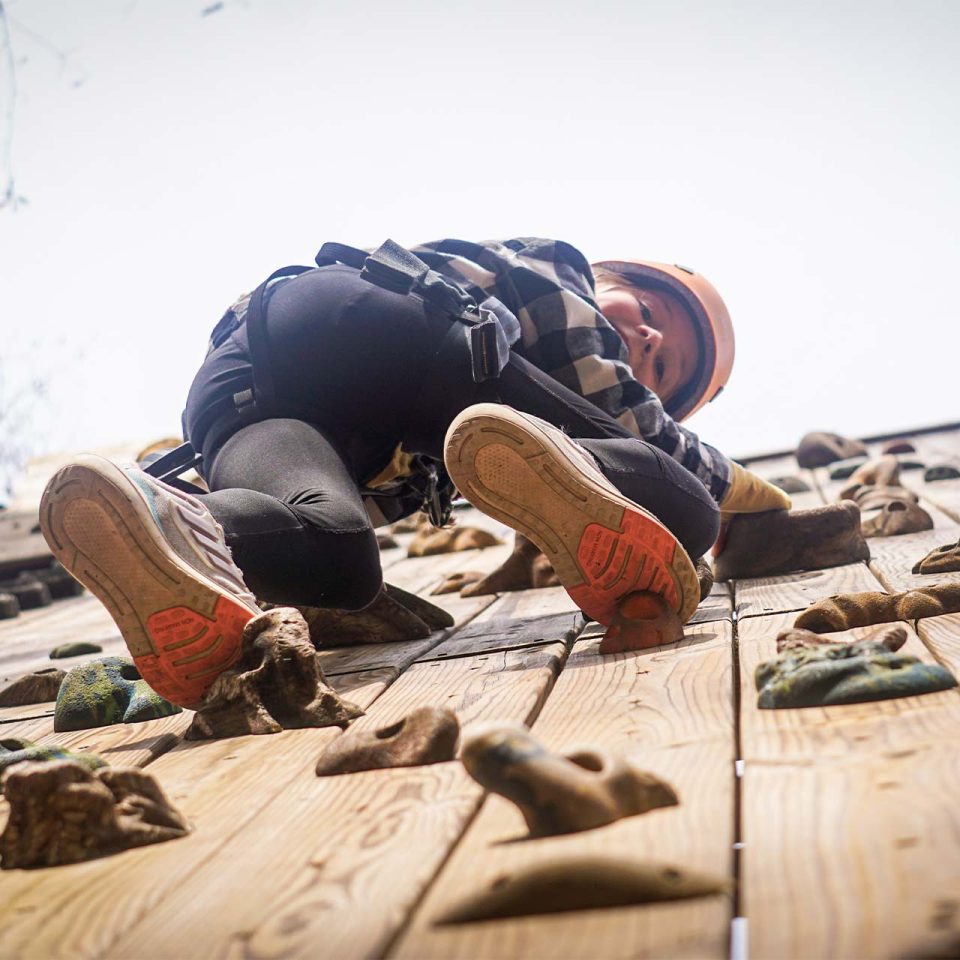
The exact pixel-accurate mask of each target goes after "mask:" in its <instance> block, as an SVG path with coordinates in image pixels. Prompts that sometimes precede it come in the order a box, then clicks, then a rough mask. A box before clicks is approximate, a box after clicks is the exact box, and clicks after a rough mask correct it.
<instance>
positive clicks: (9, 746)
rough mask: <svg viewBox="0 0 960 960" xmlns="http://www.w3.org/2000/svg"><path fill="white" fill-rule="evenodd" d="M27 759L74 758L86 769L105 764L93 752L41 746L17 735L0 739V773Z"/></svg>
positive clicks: (51, 745) (52, 745) (93, 768)
mask: <svg viewBox="0 0 960 960" xmlns="http://www.w3.org/2000/svg"><path fill="white" fill-rule="evenodd" d="M28 760H75V761H76V762H77V763H80V764H82V765H83V766H85V767H86V768H87V769H88V770H96V769H97V768H98V767H105V766H106V765H107V763H106V761H105V760H101V759H100V757H98V756H97V755H96V754H95V753H74V752H73V751H72V750H67V749H66V748H65V747H58V746H56V745H54V744H50V745H47V746H42V745H41V744H39V743H34V742H33V741H32V740H21V739H20V738H19V737H7V738H6V739H4V740H0V774H3V773H4V772H5V771H6V770H9V769H10V767H12V766H13V765H14V764H15V763H26V761H28Z"/></svg>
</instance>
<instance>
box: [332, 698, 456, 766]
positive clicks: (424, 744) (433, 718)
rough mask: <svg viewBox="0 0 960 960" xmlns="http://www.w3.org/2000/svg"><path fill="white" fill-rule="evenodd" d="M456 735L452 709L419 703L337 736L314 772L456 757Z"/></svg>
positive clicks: (435, 760)
mask: <svg viewBox="0 0 960 960" xmlns="http://www.w3.org/2000/svg"><path fill="white" fill-rule="evenodd" d="M459 739H460V724H459V722H458V720H457V715H456V714H455V713H454V712H453V711H452V710H447V709H445V708H443V707H420V708H419V709H418V710H414V711H413V712H412V713H410V714H408V715H407V716H406V717H404V718H403V719H402V720H399V721H397V722H396V723H391V724H389V725H388V726H385V727H380V728H378V729H376V730H356V731H354V730H350V731H348V732H347V733H345V734H343V736H341V737H337V739H336V740H334V741H333V743H331V744H330V746H329V747H327V749H326V750H324V752H323V753H322V754H321V755H320V759H319V760H318V761H317V776H318V777H332V776H335V775H337V774H341V773H359V772H360V771H362V770H383V769H386V768H389V767H420V766H425V765H427V764H431V763H444V762H445V761H448V760H453V759H454V758H455V757H456V755H457V741H458V740H459Z"/></svg>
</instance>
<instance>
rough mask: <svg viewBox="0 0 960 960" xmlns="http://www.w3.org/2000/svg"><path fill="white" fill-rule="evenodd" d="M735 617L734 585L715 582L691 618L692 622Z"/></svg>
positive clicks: (709, 621)
mask: <svg viewBox="0 0 960 960" xmlns="http://www.w3.org/2000/svg"><path fill="white" fill-rule="evenodd" d="M732 618H733V585H732V584H731V583H715V584H714V585H713V586H712V587H711V588H710V593H709V595H708V596H707V597H706V598H705V599H704V600H701V601H700V606H698V607H697V609H696V612H695V613H694V614H693V616H692V617H691V618H690V623H711V622H712V621H714V620H730V619H732Z"/></svg>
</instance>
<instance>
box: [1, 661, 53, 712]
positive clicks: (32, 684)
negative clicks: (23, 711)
mask: <svg viewBox="0 0 960 960" xmlns="http://www.w3.org/2000/svg"><path fill="white" fill-rule="evenodd" d="M65 676H66V673H64V672H63V670H58V669H57V668H56V667H47V669H46V670H34V672H33V673H26V674H24V675H23V676H22V677H17V679H16V680H14V681H12V682H11V683H8V684H7V685H6V686H5V687H4V688H3V689H2V690H0V707H19V706H23V705H24V704H28V703H47V702H48V701H50V700H56V699H57V694H58V693H59V692H60V684H61V683H63V678H64V677H65Z"/></svg>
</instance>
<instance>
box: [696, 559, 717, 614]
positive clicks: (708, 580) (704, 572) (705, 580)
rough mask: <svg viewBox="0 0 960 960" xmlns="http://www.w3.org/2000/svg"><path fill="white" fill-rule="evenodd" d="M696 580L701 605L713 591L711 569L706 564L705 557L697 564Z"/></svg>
mask: <svg viewBox="0 0 960 960" xmlns="http://www.w3.org/2000/svg"><path fill="white" fill-rule="evenodd" d="M696 567H697V580H699V581H700V602H701V603H703V601H704V600H706V599H707V597H709V596H710V591H711V590H712V589H713V584H714V576H713V567H711V566H710V564H709V563H708V562H707V559H706V557H701V558H700V559H699V560H698V561H697V563H696Z"/></svg>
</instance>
